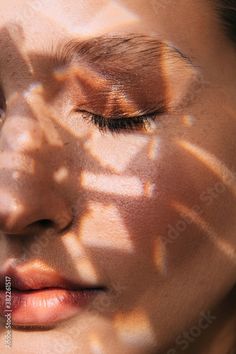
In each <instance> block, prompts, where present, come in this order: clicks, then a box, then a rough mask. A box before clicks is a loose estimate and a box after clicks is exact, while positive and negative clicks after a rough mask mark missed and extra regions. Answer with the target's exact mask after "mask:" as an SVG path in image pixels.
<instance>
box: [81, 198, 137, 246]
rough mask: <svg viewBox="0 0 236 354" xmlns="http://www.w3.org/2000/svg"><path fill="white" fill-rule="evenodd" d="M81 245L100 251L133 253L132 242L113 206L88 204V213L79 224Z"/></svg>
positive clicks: (117, 210) (95, 203) (116, 209)
mask: <svg viewBox="0 0 236 354" xmlns="http://www.w3.org/2000/svg"><path fill="white" fill-rule="evenodd" d="M78 234H79V237H80V241H81V243H82V245H85V246H92V247H96V248H100V249H107V250H108V252H109V249H111V250H112V249H114V250H121V251H125V252H126V253H127V252H133V242H132V240H131V238H130V234H129V231H128V230H127V227H126V225H125V223H124V220H123V218H122V216H121V215H120V211H119V209H118V208H117V207H116V206H115V205H113V204H110V205H105V204H103V203H99V202H90V203H89V205H88V212H87V214H86V215H85V216H83V218H82V220H81V222H80V229H79V232H78Z"/></svg>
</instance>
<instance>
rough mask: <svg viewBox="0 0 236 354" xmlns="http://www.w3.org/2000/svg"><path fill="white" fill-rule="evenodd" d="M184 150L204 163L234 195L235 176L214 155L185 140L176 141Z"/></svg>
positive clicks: (235, 188) (235, 194)
mask: <svg viewBox="0 0 236 354" xmlns="http://www.w3.org/2000/svg"><path fill="white" fill-rule="evenodd" d="M177 144H178V145H180V146H181V147H182V148H183V149H184V150H186V151H188V152H189V153H190V154H192V155H193V156H195V157H196V158H197V159H198V160H200V161H201V162H202V163H203V164H204V165H206V166H207V167H208V168H209V169H210V170H211V171H212V172H213V173H214V174H215V175H216V176H217V177H218V178H219V179H220V180H221V181H222V182H223V183H224V184H225V185H226V186H227V187H228V188H229V189H230V190H231V191H232V192H233V194H234V196H236V176H235V174H234V173H233V172H232V171H230V170H229V169H228V168H227V166H225V164H224V163H222V162H221V161H220V160H219V159H218V158H217V157H216V156H214V155H213V154H211V153H209V152H207V151H206V150H204V149H202V148H201V147H199V146H197V145H195V144H192V143H190V142H188V141H185V140H179V141H177Z"/></svg>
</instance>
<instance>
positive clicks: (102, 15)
mask: <svg viewBox="0 0 236 354" xmlns="http://www.w3.org/2000/svg"><path fill="white" fill-rule="evenodd" d="M138 20H139V16H137V15H136V14H135V13H133V12H132V11H130V10H129V9H127V8H126V7H125V6H122V5H119V4H117V3H114V2H111V1H108V2H107V3H106V5H105V6H103V7H101V8H100V9H99V11H97V12H96V13H95V14H93V16H91V17H90V18H89V21H87V23H86V24H85V23H80V24H77V26H74V27H73V28H71V34H75V35H78V34H79V36H80V37H81V36H83V37H90V36H94V35H95V34H96V35H99V34H103V33H106V32H108V33H109V32H111V31H115V30H116V28H118V29H120V28H124V26H126V25H130V24H134V23H136V22H138Z"/></svg>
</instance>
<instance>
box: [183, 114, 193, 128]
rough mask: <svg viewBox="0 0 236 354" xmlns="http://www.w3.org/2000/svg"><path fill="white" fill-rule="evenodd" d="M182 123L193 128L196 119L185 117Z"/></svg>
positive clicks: (189, 116)
mask: <svg viewBox="0 0 236 354" xmlns="http://www.w3.org/2000/svg"><path fill="white" fill-rule="evenodd" d="M182 122H183V124H184V125H185V126H186V127H189V128H190V127H192V126H193V125H194V123H195V118H194V117H193V116H191V115H184V116H183V118H182Z"/></svg>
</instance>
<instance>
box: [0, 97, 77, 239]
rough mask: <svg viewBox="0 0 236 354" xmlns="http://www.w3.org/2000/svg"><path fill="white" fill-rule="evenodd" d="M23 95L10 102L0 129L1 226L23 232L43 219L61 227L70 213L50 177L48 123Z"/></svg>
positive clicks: (67, 219)
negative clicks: (36, 112)
mask: <svg viewBox="0 0 236 354" xmlns="http://www.w3.org/2000/svg"><path fill="white" fill-rule="evenodd" d="M22 98H23V97H22V96H21V97H19V98H18V99H17V100H14V102H13V101H12V103H11V104H9V106H8V109H7V114H6V117H5V122H4V124H3V126H2V128H1V131H0V230H1V231H3V232H5V233H8V234H18V233H24V231H25V230H26V229H27V228H28V226H30V225H32V224H37V225H38V224H40V223H41V224H42V223H44V224H45V220H46V221H47V222H50V224H51V225H54V227H56V228H59V229H62V228H64V227H66V226H67V225H68V224H69V223H70V221H71V218H72V214H71V210H70V207H69V204H68V200H66V195H65V193H62V191H59V189H58V188H59V186H57V185H56V184H55V180H54V179H53V178H52V176H53V172H54V170H53V169H54V164H53V157H52V156H50V155H51V154H50V141H49V140H48V138H47V136H50V125H49V124H47V126H46V128H45V127H44V124H43V123H42V122H43V121H44V122H47V121H48V119H46V118H45V117H44V118H42V120H40V119H39V115H40V112H38V116H36V115H35V113H34V112H35V111H37V107H34V109H33V108H31V107H30V105H29V104H28V103H27V101H26V100H24V99H22ZM45 124H46V123H45ZM53 127H54V126H53ZM54 129H55V128H54ZM46 131H47V134H45V132H46ZM54 152H55V149H54ZM54 158H55V159H56V156H54Z"/></svg>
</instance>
